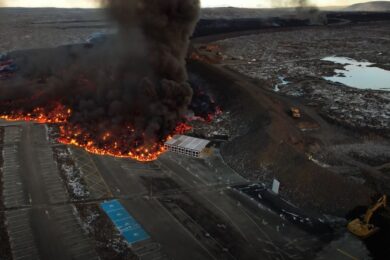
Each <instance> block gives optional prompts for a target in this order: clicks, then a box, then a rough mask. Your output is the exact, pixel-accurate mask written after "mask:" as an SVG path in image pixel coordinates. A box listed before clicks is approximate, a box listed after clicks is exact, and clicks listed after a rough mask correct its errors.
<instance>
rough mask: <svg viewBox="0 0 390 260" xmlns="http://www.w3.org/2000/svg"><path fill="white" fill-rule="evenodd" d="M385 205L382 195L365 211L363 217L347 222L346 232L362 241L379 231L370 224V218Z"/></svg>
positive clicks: (385, 201)
mask: <svg viewBox="0 0 390 260" xmlns="http://www.w3.org/2000/svg"><path fill="white" fill-rule="evenodd" d="M386 204H387V197H386V195H383V196H382V197H381V198H380V199H379V200H378V201H377V203H375V204H374V205H373V206H371V207H370V208H369V209H368V210H367V212H366V214H365V215H363V216H362V217H361V218H357V219H354V220H352V221H351V222H349V224H348V226H347V228H348V230H349V231H350V232H351V233H352V234H354V235H355V236H357V237H359V238H362V239H365V238H368V237H371V236H372V235H374V234H375V233H376V232H378V231H379V227H376V226H375V225H373V224H371V223H370V221H371V218H372V216H373V215H374V213H375V212H376V211H377V210H379V209H380V208H386Z"/></svg>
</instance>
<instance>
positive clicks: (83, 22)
mask: <svg viewBox="0 0 390 260" xmlns="http://www.w3.org/2000/svg"><path fill="white" fill-rule="evenodd" d="M113 28H114V26H112V25H110V24H109V23H108V22H107V18H106V17H105V15H104V13H103V12H102V11H101V10H83V9H0V39H1V41H0V52H8V51H13V50H20V49H36V48H47V47H56V46H59V45H65V44H74V43H80V42H85V41H86V40H87V39H88V37H89V36H90V35H91V34H93V33H95V32H102V33H111V32H113V31H114V29H113Z"/></svg>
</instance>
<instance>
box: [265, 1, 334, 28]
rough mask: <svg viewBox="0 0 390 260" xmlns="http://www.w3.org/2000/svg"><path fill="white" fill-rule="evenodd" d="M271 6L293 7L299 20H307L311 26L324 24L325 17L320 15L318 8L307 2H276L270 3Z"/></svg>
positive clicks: (325, 21)
mask: <svg viewBox="0 0 390 260" xmlns="http://www.w3.org/2000/svg"><path fill="white" fill-rule="evenodd" d="M272 5H273V6H274V7H276V8H280V7H283V8H285V7H293V8H295V12H296V14H297V16H298V18H300V19H308V20H310V23H311V24H318V25H322V24H326V23H327V18H326V15H325V14H323V13H321V11H320V10H319V8H318V7H317V6H315V5H314V4H313V3H312V2H311V1H309V0H276V1H272Z"/></svg>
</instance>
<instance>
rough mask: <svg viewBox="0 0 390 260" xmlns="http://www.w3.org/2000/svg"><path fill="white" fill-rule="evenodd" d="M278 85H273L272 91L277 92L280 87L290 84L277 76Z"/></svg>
mask: <svg viewBox="0 0 390 260" xmlns="http://www.w3.org/2000/svg"><path fill="white" fill-rule="evenodd" d="M278 79H279V83H278V84H276V85H275V88H274V91H275V92H279V91H280V87H282V86H285V85H288V84H290V82H288V81H287V80H286V79H285V78H284V77H281V76H278Z"/></svg>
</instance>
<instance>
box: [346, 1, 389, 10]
mask: <svg viewBox="0 0 390 260" xmlns="http://www.w3.org/2000/svg"><path fill="white" fill-rule="evenodd" d="M344 11H351V12H364V11H365V12H390V1H374V2H367V3H360V4H354V5H351V6H348V7H346V8H345V9H344Z"/></svg>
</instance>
